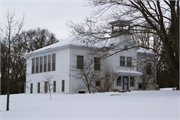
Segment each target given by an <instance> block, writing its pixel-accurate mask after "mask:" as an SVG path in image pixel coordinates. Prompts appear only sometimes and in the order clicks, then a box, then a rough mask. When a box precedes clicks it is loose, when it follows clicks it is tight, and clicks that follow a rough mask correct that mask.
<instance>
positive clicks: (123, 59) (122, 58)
mask: <svg viewBox="0 0 180 120" xmlns="http://www.w3.org/2000/svg"><path fill="white" fill-rule="evenodd" d="M120 66H125V57H124V56H120Z"/></svg>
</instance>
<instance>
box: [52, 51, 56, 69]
mask: <svg viewBox="0 0 180 120" xmlns="http://www.w3.org/2000/svg"><path fill="white" fill-rule="evenodd" d="M55 67H56V54H52V71H54V70H55Z"/></svg>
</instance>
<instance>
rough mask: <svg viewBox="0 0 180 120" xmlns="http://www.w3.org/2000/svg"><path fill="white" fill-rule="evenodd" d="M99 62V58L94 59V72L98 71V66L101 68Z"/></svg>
mask: <svg viewBox="0 0 180 120" xmlns="http://www.w3.org/2000/svg"><path fill="white" fill-rule="evenodd" d="M100 61H101V60H100V58H97V57H95V58H94V70H100V66H101V63H100Z"/></svg>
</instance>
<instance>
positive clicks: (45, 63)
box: [44, 56, 47, 72]
mask: <svg viewBox="0 0 180 120" xmlns="http://www.w3.org/2000/svg"><path fill="white" fill-rule="evenodd" d="M46 68H47V56H44V72H46Z"/></svg>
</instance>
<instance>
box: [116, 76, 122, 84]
mask: <svg viewBox="0 0 180 120" xmlns="http://www.w3.org/2000/svg"><path fill="white" fill-rule="evenodd" d="M119 78H120V79H119ZM118 81H120V82H118ZM118 83H120V85H119V84H118ZM116 85H117V86H121V76H119V77H118V78H117V80H116Z"/></svg>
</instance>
